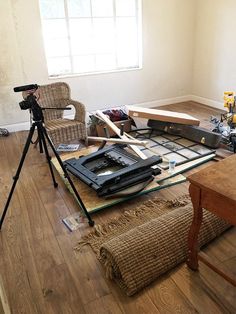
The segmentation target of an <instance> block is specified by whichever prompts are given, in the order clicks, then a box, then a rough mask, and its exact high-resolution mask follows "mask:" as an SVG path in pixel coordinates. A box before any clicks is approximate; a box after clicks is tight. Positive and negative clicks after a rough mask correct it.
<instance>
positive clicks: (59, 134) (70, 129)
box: [45, 119, 87, 143]
mask: <svg viewBox="0 0 236 314" xmlns="http://www.w3.org/2000/svg"><path fill="white" fill-rule="evenodd" d="M45 126H46V129H47V131H48V134H49V135H50V137H51V138H52V141H53V142H54V143H67V142H69V141H72V140H79V139H86V136H87V134H86V126H85V124H83V123H81V122H78V121H76V120H70V119H55V120H50V121H46V122H45Z"/></svg>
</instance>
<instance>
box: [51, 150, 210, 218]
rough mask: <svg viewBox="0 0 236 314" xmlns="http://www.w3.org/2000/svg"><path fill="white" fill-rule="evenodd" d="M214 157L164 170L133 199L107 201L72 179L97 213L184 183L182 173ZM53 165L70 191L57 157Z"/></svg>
mask: <svg viewBox="0 0 236 314" xmlns="http://www.w3.org/2000/svg"><path fill="white" fill-rule="evenodd" d="M97 149H98V147H97V146H90V147H89V148H85V149H82V150H80V151H76V152H72V153H67V154H63V155H61V159H62V160H63V161H64V160H66V159H70V158H78V157H80V156H82V155H88V154H90V153H93V152H95V151H97ZM214 156H215V155H211V156H207V157H202V158H200V159H198V160H196V161H192V162H189V163H186V164H185V165H182V166H178V167H176V168H175V172H174V173H171V174H170V173H168V171H166V170H162V173H161V174H160V175H158V176H156V178H155V179H154V180H153V181H152V182H151V183H150V184H149V185H148V186H147V187H146V188H145V189H144V190H143V191H142V192H140V193H138V194H136V195H134V196H132V197H122V198H121V197H120V198H112V199H106V198H104V197H98V196H97V193H96V192H95V191H94V190H93V189H92V188H90V187H89V186H88V185H87V184H85V183H83V182H82V181H80V180H79V179H78V178H75V177H74V176H72V175H71V178H72V180H73V182H74V184H75V187H76V189H77V191H78V192H79V194H80V196H81V198H82V200H83V202H84V204H85V206H86V208H87V210H88V212H89V213H92V212H96V211H98V210H101V209H104V208H107V207H110V206H113V205H115V204H118V203H121V202H124V201H126V200H128V199H131V198H134V197H137V196H139V195H143V194H147V193H150V192H153V191H157V190H160V189H163V188H166V187H169V186H172V185H175V184H179V183H181V182H184V181H185V180H186V178H185V176H183V175H180V173H182V172H184V171H186V170H188V169H189V167H190V168H192V167H194V165H195V164H197V165H198V164H200V163H203V162H206V161H207V160H209V159H211V158H213V157H214ZM52 163H53V165H54V167H55V168H56V170H57V171H58V173H59V174H60V176H61V178H62V179H63V181H64V182H65V184H66V186H67V187H68V189H69V190H70V187H69V185H68V182H67V180H66V179H65V178H64V175H63V172H62V169H61V167H60V165H59V163H58V161H57V160H56V158H55V157H53V158H52ZM188 166H189V167H188ZM175 176H176V177H175ZM170 178H171V180H168V179H170Z"/></svg>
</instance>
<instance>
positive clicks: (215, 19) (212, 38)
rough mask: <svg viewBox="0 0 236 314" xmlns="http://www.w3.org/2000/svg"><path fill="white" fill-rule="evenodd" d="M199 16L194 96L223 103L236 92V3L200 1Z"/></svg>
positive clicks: (228, 0) (227, 0)
mask: <svg viewBox="0 0 236 314" xmlns="http://www.w3.org/2000/svg"><path fill="white" fill-rule="evenodd" d="M196 12H197V17H196V22H197V23H196V33H195V49H194V51H195V54H194V72H193V94H194V95H197V96H200V97H203V98H207V99H211V100H213V101H217V102H221V103H222V98H223V93H224V91H227V90H236V36H235V34H236V1H235V0H197V11H196ZM222 108H223V105H222Z"/></svg>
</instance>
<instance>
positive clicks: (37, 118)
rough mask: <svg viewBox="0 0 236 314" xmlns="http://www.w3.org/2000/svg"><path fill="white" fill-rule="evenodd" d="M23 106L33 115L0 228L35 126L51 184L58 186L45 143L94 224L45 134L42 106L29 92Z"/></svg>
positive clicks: (89, 220) (92, 224) (90, 222)
mask: <svg viewBox="0 0 236 314" xmlns="http://www.w3.org/2000/svg"><path fill="white" fill-rule="evenodd" d="M23 105H24V106H25V108H22V105H21V104H20V106H21V108H22V109H30V110H31V112H32V115H33V121H34V122H33V123H32V126H31V128H30V131H29V135H28V137H27V140H26V143H25V146H24V149H23V153H22V156H21V159H20V163H19V166H18V168H17V171H16V174H15V176H14V177H13V180H14V181H13V184H12V187H11V190H10V193H9V196H8V198H7V202H6V205H5V207H4V210H3V213H2V217H1V220H0V230H1V228H2V224H3V221H4V218H5V216H6V213H7V209H8V206H9V204H10V201H11V198H12V195H13V192H14V189H15V186H16V183H17V180H18V179H19V176H20V172H21V169H22V167H23V164H24V161H25V157H26V155H27V152H28V150H29V146H30V143H32V138H33V135H34V131H35V128H37V131H38V142H39V147H40V152H41V153H42V152H43V150H44V152H45V155H46V159H47V162H48V165H49V169H50V173H51V176H52V181H53V185H54V187H55V188H56V187H57V186H58V184H57V182H56V179H55V176H54V173H53V169H52V164H51V156H50V155H49V152H48V148H47V143H48V144H49V146H50V147H51V149H52V151H53V153H54V155H55V157H56V159H57V161H58V162H59V164H60V166H61V168H62V170H63V172H64V176H65V178H66V179H67V180H68V182H69V184H70V186H71V188H72V190H73V192H74V194H75V196H76V199H77V201H78V203H79V205H80V207H81V208H82V210H83V211H84V213H85V215H86V217H87V218H88V223H89V225H90V226H94V221H93V220H92V219H91V217H90V215H89V213H88V211H87V209H86V207H85V205H84V203H83V201H82V199H81V197H80V196H79V193H78V191H77V190H76V188H75V186H74V183H73V181H72V180H71V178H70V176H69V174H68V172H67V169H66V167H65V166H64V164H63V162H62V160H61V158H60V156H59V155H58V153H57V151H56V149H55V147H54V145H53V143H52V141H51V139H50V137H49V136H48V134H47V131H46V129H45V127H44V124H43V121H44V118H43V111H42V108H41V107H40V106H39V104H38V103H37V101H36V97H35V96H34V95H33V94H31V95H29V96H28V97H27V100H26V101H25V102H24V104H23ZM26 107H27V108H26ZM54 109H55V108H54Z"/></svg>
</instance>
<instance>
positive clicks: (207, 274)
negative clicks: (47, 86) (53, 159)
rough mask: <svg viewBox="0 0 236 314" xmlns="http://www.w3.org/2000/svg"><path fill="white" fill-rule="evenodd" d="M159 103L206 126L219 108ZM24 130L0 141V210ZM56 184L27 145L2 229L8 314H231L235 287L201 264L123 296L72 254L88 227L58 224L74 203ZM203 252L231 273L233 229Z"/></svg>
mask: <svg viewBox="0 0 236 314" xmlns="http://www.w3.org/2000/svg"><path fill="white" fill-rule="evenodd" d="M165 108H166V109H169V110H174V111H180V112H181V111H182V112H186V113H189V114H192V115H194V116H195V117H197V118H199V119H201V121H202V123H201V125H202V126H205V127H209V122H208V121H209V117H210V116H211V115H218V114H219V110H215V109H211V108H208V107H205V106H203V105H199V104H196V103H192V102H188V103H183V104H177V105H171V106H165ZM27 134H28V133H27V132H17V133H13V134H11V135H10V136H9V137H8V138H0V211H1V210H2V208H3V206H4V204H5V201H6V198H7V195H8V193H9V189H10V187H11V184H12V179H11V178H12V176H13V175H14V174H15V170H16V167H17V165H18V163H19V158H20V156H21V151H22V147H23V145H24V143H25V139H26V136H27ZM205 166H206V165H204V166H201V167H205ZM195 171H196V170H195ZM58 181H59V187H58V189H54V187H53V185H52V183H51V178H50V174H49V170H48V166H47V164H46V162H45V157H44V155H40V154H39V152H38V151H37V150H36V149H34V148H33V147H31V148H30V153H29V154H28V156H27V159H26V162H25V165H24V168H23V170H22V173H21V176H20V179H19V181H18V183H17V188H16V190H15V193H14V197H13V199H12V202H11V206H10V208H9V211H8V213H7V217H6V220H5V222H4V225H3V228H2V231H1V233H0V280H1V282H0V296H1V295H2V294H1V291H2V290H4V291H5V293H6V295H7V299H8V302H9V307H10V309H11V312H12V313H14V314H15V313H26V314H31V313H32V314H34V313H43V314H45V313H46V314H51V313H55V314H58V313H66V314H67V313H79V314H80V313H81V314H82V313H87V314H93V313H99V314H104V313H112V314H113V313H114V314H116V313H117V314H120V313H129V314H132V313H133V314H144V313H148V314H149V313H204V314H205V313H236V289H235V288H234V287H233V286H231V285H230V284H229V283H227V282H226V281H224V280H223V279H222V278H221V277H219V276H218V275H217V274H215V273H214V272H212V271H211V270H210V269H209V268H207V267H206V266H204V265H203V264H201V265H200V272H197V273H194V272H192V271H190V270H189V269H188V268H187V267H186V265H185V264H182V265H180V266H179V267H177V268H176V269H174V270H172V271H171V272H169V273H168V274H166V275H164V276H162V277H161V278H159V279H158V280H156V281H155V282H154V283H153V284H151V285H150V286H149V287H147V288H146V289H144V290H143V291H142V292H140V293H139V294H138V295H135V296H134V297H126V296H125V295H124V294H122V293H121V291H120V290H119V288H118V287H117V286H116V285H115V284H114V283H113V282H111V281H108V280H106V279H105V276H104V272H103V268H102V266H101V265H100V263H99V262H98V261H97V259H96V257H95V255H94V253H93V252H92V250H91V249H90V248H89V247H84V248H83V250H82V254H79V256H78V255H75V253H74V251H73V247H74V245H75V244H76V242H77V241H78V240H79V239H80V237H81V236H82V235H83V234H85V233H87V232H89V231H90V230H91V229H90V227H88V226H87V224H86V225H85V226H84V227H83V228H81V229H80V230H78V231H76V232H73V233H70V232H69V231H68V230H67V229H66V227H65V226H64V225H63V224H62V221H61V220H62V218H64V217H66V216H68V215H69V214H70V213H73V212H76V211H78V207H77V205H76V203H75V201H74V200H73V198H72V197H71V195H70V194H69V193H68V191H67V190H66V189H65V188H64V186H63V184H61V181H60V179H59V178H58ZM232 188H235V187H232ZM187 191H188V184H187V183H183V184H181V185H178V186H175V187H172V188H169V189H166V190H162V191H160V192H154V193H152V194H149V195H148V196H143V197H140V198H138V199H135V200H133V201H130V202H129V204H134V206H135V205H136V204H138V203H140V202H141V201H144V200H146V199H147V198H150V197H154V196H157V195H158V196H160V197H163V198H168V199H170V198H173V197H176V196H177V195H181V194H184V193H186V192H187ZM124 210H125V205H124V204H123V205H119V206H115V207H113V208H111V209H107V210H104V211H100V212H99V213H97V214H95V215H93V218H94V219H95V221H96V223H101V222H105V221H106V220H107V219H109V218H111V217H114V216H117V215H119V213H121V212H123V211H124ZM205 251H206V252H207V253H208V254H209V255H210V256H211V257H214V259H215V260H216V261H217V262H218V263H219V264H221V263H222V264H224V265H226V266H227V267H229V269H231V271H233V272H234V273H236V229H235V228H232V229H230V230H229V231H227V232H226V233H224V234H223V235H222V236H221V237H219V238H218V239H216V240H215V241H213V242H212V243H211V244H210V245H208V247H207V248H206V249H205ZM1 289H2V290H1ZM5 301H6V300H5ZM2 311H3V310H2V306H1V302H0V313H2Z"/></svg>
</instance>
